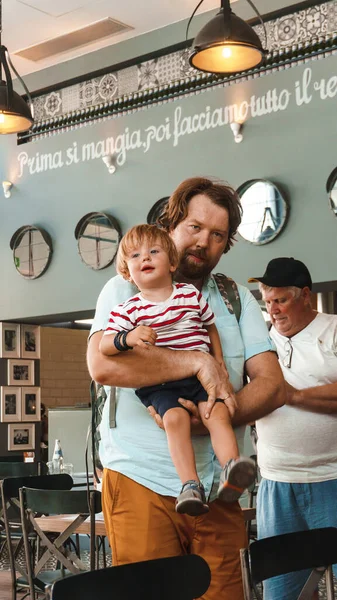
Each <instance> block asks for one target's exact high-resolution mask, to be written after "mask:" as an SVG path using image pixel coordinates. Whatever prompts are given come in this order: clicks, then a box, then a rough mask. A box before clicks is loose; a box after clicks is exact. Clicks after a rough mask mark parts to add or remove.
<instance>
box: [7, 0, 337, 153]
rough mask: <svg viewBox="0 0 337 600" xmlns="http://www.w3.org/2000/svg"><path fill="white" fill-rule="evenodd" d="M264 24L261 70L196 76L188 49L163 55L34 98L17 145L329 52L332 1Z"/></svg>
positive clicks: (334, 18)
mask: <svg viewBox="0 0 337 600" xmlns="http://www.w3.org/2000/svg"><path fill="white" fill-rule="evenodd" d="M265 25H266V30H267V46H268V49H269V54H268V57H267V62H266V65H265V66H264V67H262V68H259V69H255V70H253V71H250V72H248V73H246V74H245V75H244V76H236V77H221V76H214V75H212V74H200V72H199V71H197V70H196V69H194V68H193V67H191V66H190V64H189V62H188V58H189V54H190V50H189V49H186V50H182V51H178V52H174V53H171V54H167V55H165V56H161V57H159V58H154V59H152V60H148V61H146V62H142V63H140V64H138V65H134V66H131V67H128V68H126V69H122V70H120V71H112V72H111V73H108V74H106V75H103V76H102V77H95V78H92V79H88V80H87V81H84V82H82V83H78V84H75V85H72V86H68V87H65V88H63V89H61V90H58V91H52V92H50V93H48V94H45V95H41V96H38V97H35V98H34V99H33V103H34V112H35V124H34V126H33V128H32V130H31V131H30V132H29V133H28V134H27V133H26V134H21V135H19V136H18V141H19V143H23V142H25V141H30V140H32V139H34V138H36V137H38V138H40V137H41V134H42V135H45V134H46V132H47V131H51V130H58V129H62V130H64V129H65V128H68V127H69V126H75V125H77V126H78V125H80V123H81V121H88V120H93V119H97V118H102V117H104V116H107V115H112V114H120V113H121V112H122V113H125V110H128V109H132V111H134V110H139V109H140V108H142V107H144V106H146V105H147V104H152V103H154V102H158V101H170V100H173V99H174V97H176V96H177V95H181V94H184V95H186V94H188V93H191V88H193V92H192V93H195V91H194V90H195V89H200V88H204V87H208V86H209V85H219V84H222V85H232V84H233V83H236V82H237V81H243V80H246V79H249V78H251V77H260V76H262V75H264V74H266V73H268V72H270V71H273V70H274V69H277V70H279V69H282V68H288V67H289V66H293V65H294V64H298V62H304V61H305V60H309V59H310V60H311V59H314V58H317V57H320V58H321V57H324V56H325V55H326V54H327V53H331V52H333V53H335V51H336V49H335V45H336V44H335V39H336V35H334V34H335V32H336V31H337V0H332V1H329V2H326V3H324V4H319V5H316V6H312V7H310V8H308V9H305V10H301V11H298V12H296V13H293V14H290V15H286V16H284V17H280V18H278V19H275V20H273V21H269V22H267V23H266V24H265ZM254 29H255V30H256V32H257V33H258V35H259V36H260V38H261V40H262V41H263V39H264V34H263V28H262V26H261V25H257V26H256V27H254ZM263 43H264V42H263ZM191 82H192V85H191ZM170 91H171V92H172V93H171V94H170Z"/></svg>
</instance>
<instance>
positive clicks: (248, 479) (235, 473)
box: [218, 460, 256, 502]
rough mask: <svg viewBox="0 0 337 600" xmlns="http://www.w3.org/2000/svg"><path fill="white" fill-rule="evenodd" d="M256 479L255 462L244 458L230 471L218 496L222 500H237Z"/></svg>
mask: <svg viewBox="0 0 337 600" xmlns="http://www.w3.org/2000/svg"><path fill="white" fill-rule="evenodd" d="M255 479H256V467H255V464H254V463H253V462H252V463H251V462H250V461H246V460H242V461H241V462H238V463H236V464H235V465H234V466H233V467H232V469H231V471H230V473H229V478H228V480H227V481H226V482H225V483H224V484H223V487H222V488H221V489H220V490H219V491H218V498H219V500H221V501H222V502H236V501H237V500H238V499H239V498H240V496H241V495H242V494H243V492H244V491H245V490H246V489H247V488H248V487H250V486H251V485H252V484H253V483H254V481H255Z"/></svg>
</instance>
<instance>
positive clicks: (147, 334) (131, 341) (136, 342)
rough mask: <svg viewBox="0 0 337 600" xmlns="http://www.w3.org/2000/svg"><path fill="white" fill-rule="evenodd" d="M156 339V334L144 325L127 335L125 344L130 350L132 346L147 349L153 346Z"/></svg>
mask: <svg viewBox="0 0 337 600" xmlns="http://www.w3.org/2000/svg"><path fill="white" fill-rule="evenodd" d="M156 339H157V334H156V332H155V331H154V330H153V329H152V327H147V326H146V325H139V326H138V327H135V329H132V331H130V332H129V333H128V334H127V336H126V343H127V345H128V346H131V347H132V348H133V347H134V346H142V347H143V348H148V347H149V345H150V346H154V345H155V343H156Z"/></svg>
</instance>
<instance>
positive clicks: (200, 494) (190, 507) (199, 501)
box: [176, 479, 209, 517]
mask: <svg viewBox="0 0 337 600" xmlns="http://www.w3.org/2000/svg"><path fill="white" fill-rule="evenodd" d="M208 511H209V507H208V504H206V496H205V490H204V486H203V485H202V483H199V481H195V480H194V479H191V480H190V481H186V482H185V483H184V485H183V487H182V488H181V492H180V494H179V496H178V498H177V500H176V512H178V513H181V514H186V515H190V516H191V517H197V516H198V515H203V514H204V513H207V512H208Z"/></svg>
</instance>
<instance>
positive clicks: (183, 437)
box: [163, 408, 209, 517]
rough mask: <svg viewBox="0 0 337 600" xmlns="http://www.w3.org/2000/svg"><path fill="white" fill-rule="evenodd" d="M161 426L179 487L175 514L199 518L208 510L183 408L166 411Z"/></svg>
mask: <svg viewBox="0 0 337 600" xmlns="http://www.w3.org/2000/svg"><path fill="white" fill-rule="evenodd" d="M163 423H164V427H165V431H166V436H167V442H168V446H169V450H170V454H171V458H172V461H173V464H174V466H175V468H176V470H177V473H178V475H179V477H180V480H181V482H182V484H183V486H182V488H181V492H180V494H179V496H178V498H177V500H176V507H175V508H176V511H177V512H178V513H182V514H187V515H191V516H192V517H196V516H198V515H202V514H204V513H206V512H208V510H209V508H208V505H207V504H206V497H205V490H204V487H203V485H202V484H201V483H200V481H199V477H198V474H197V469H196V466H195V457H194V450H193V445H192V440H191V424H190V415H189V413H188V412H187V411H186V410H184V409H183V408H170V409H168V410H167V411H166V412H165V413H164V415H163Z"/></svg>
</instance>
